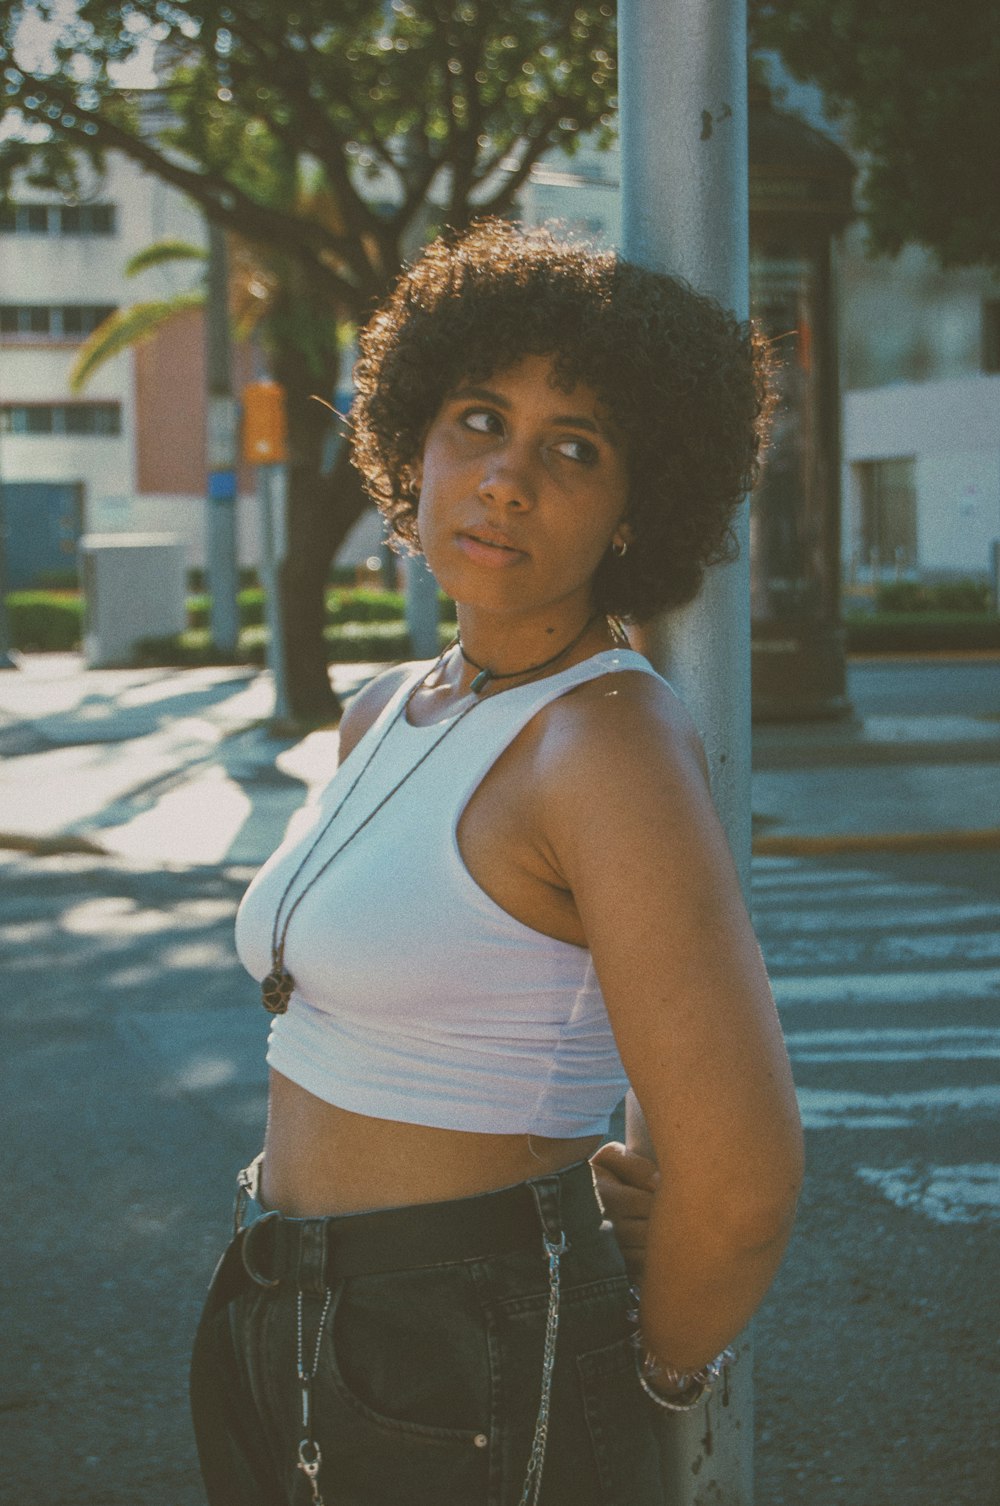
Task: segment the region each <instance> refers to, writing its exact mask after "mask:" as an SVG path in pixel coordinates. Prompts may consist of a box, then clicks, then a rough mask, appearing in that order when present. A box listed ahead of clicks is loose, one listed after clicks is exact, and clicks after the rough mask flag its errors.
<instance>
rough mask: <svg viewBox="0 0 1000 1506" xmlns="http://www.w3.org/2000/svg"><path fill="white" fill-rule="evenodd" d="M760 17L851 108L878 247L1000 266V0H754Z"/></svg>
mask: <svg viewBox="0 0 1000 1506" xmlns="http://www.w3.org/2000/svg"><path fill="white" fill-rule="evenodd" d="M750 20H751V34H752V37H753V40H754V43H755V44H756V45H757V46H758V47H766V48H773V49H775V50H777V51H778V52H779V53H780V54H781V57H782V59H783V61H784V63H785V65H786V66H787V68H788V69H789V71H790V72H791V73H792V74H793V76H794V77H796V78H798V79H800V80H807V81H809V82H812V83H815V84H818V85H819V87H820V88H821V89H822V91H823V94H824V98H825V101H826V105H827V108H828V110H829V111H830V113H831V115H832V116H834V117H836V116H843V117H845V118H846V121H847V125H848V131H849V139H850V144H851V146H852V147H853V148H854V149H856V150H857V151H859V152H861V153H862V154H863V155H864V157H865V158H866V163H867V171H866V175H865V180H864V185H863V189H862V193H863V197H864V201H865V202H864V210H865V218H866V221H867V227H868V232H869V239H870V244H871V246H872V248H873V249H874V250H876V251H882V252H887V253H889V254H890V255H894V254H895V253H896V252H898V251H900V250H901V249H902V247H903V246H904V245H905V244H906V243H907V242H908V241H918V242H920V243H921V244H923V245H925V246H928V247H929V248H931V249H932V250H933V251H936V252H937V254H938V256H939V257H940V259H941V261H942V263H943V264H945V265H953V266H962V265H973V264H976V263H983V262H985V263H989V264H992V265H993V266H994V267H998V266H1000V196H998V195H997V193H996V184H997V182H998V181H1000V111H998V109H997V99H998V97H1000V0H949V3H947V4H942V3H941V0H880V3H879V4H872V3H871V0H773V3H772V0H750Z"/></svg>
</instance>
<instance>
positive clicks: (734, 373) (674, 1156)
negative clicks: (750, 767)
mask: <svg viewBox="0 0 1000 1506" xmlns="http://www.w3.org/2000/svg"><path fill="white" fill-rule="evenodd" d="M356 379H357V385H358V398H357V400H356V403H355V406H354V409H353V412H352V422H353V442H354V449H355V458H356V463H357V464H358V466H359V468H360V470H361V472H362V474H363V476H364V479H365V482H366V485H367V486H368V489H369V491H370V492H371V494H372V496H373V497H374V499H375V500H376V501H377V502H378V504H379V506H380V507H381V508H382V510H383V512H384V514H385V516H386V518H387V520H388V523H389V526H390V528H391V530H392V532H393V533H394V535H395V537H396V538H397V539H398V540H399V541H401V543H402V544H403V545H405V546H406V547H408V548H410V549H411V550H419V551H421V552H422V553H423V554H424V555H425V556H426V558H427V560H428V562H429V564H430V566H431V568H432V570H433V571H434V573H435V575H436V577H437V579H438V581H439V583H440V585H441V587H442V589H443V590H445V591H446V592H448V593H449V595H451V596H452V597H453V598H454V599H455V601H456V603H457V611H458V624H459V638H458V639H457V640H456V642H455V644H453V645H452V646H450V647H449V648H448V649H446V650H445V652H444V653H443V654H442V655H441V656H440V658H439V659H438V660H437V661H435V662H434V663H433V664H431V665H426V664H421V665H403V666H400V667H399V668H396V669H392V670H389V671H388V672H386V673H385V674H383V675H380V676H379V677H378V678H377V679H375V680H374V681H373V682H372V683H371V684H370V685H369V686H368V687H367V688H366V689H365V690H364V691H363V692H362V693H360V694H359V695H358V696H357V697H356V698H355V700H354V701H353V702H352V703H351V705H350V707H349V709H348V711H347V713H346V714H345V716H344V719H343V722H342V725H341V767H340V769H339V771H338V773H337V776H336V778H335V779H334V780H333V781H332V783H331V784H330V785H329V786H328V788H327V790H326V792H325V794H324V796H323V797H322V799H321V801H320V802H319V804H318V808H317V810H316V812H315V814H314V821H313V824H312V826H311V827H310V829H309V830H308V831H307V832H306V833H305V834H304V835H298V836H297V837H296V838H295V839H294V840H290V841H289V842H288V843H286V844H285V846H284V847H282V848H281V849H279V851H278V852H277V853H276V854H275V855H274V857H273V858H272V859H271V860H270V862H269V863H268V864H267V865H266V866H265V868H264V869H263V870H262V871H261V873H260V874H259V875H258V877H257V878H256V879H255V880H254V882H253V884H252V885H251V887H250V889H249V890H248V892H247V894H246V896H245V898H244V901H243V904H242V906H241V909H240V915H239V919H238V924H237V942H238V947H239V951H240V955H241V958H242V960H243V962H244V964H245V965H246V966H247V968H248V969H249V971H250V972H251V973H253V974H254V975H255V976H256V977H257V978H258V979H261V980H263V983H262V987H263V998H264V1002H265V1004H266V1005H267V1007H268V1008H269V1009H271V1010H272V1011H273V1012H274V1013H275V1016H276V1018H275V1021H274V1024H273V1026H272V1031H271V1038H270V1042H269V1048H268V1061H269V1064H270V1068H271V1083H270V1106H269V1115H268V1125H267V1134H266V1139H265V1145H264V1150H263V1153H262V1156H261V1157H259V1158H258V1160H257V1161H256V1162H255V1163H254V1164H253V1166H252V1167H251V1168H249V1169H248V1171H247V1173H244V1174H243V1179H242V1180H243V1186H242V1190H241V1195H240V1197H239V1199H238V1208H237V1226H238V1230H239V1232H238V1233H237V1235H236V1238H235V1239H234V1242H233V1244H232V1245H231V1246H230V1248H229V1250H228V1251H227V1253H226V1255H225V1256H224V1258H223V1261H222V1262H221V1264H220V1268H219V1270H218V1271H217V1273H216V1276H215V1278H214V1281H213V1287H212V1291H211V1293H210V1296H209V1301H208V1305H207V1308H206V1312H205V1315H204V1317H203V1319H202V1324H201V1328H200V1330H199V1336H198V1340H197V1343H196V1353H195V1362H194V1367H193V1382H192V1385H193V1403H194V1412H195V1422H196V1430H197V1433H198V1439H199V1449H200V1454H201V1459H202V1468H203V1473H204V1475H205V1479H206V1484H207V1486H208V1492H209V1498H210V1501H211V1502H212V1503H213V1506H218V1503H222V1502H241V1503H250V1502H254V1503H258V1502H260V1503H274V1506H277V1503H287V1502H290V1501H293V1500H294V1501H313V1502H318V1501H321V1500H324V1499H325V1501H326V1503H327V1506H333V1503H334V1502H336V1503H337V1506H383V1503H385V1506H389V1503H392V1506H400V1503H402V1506H423V1503H430V1502H435V1503H441V1502H447V1503H449V1506H450V1503H455V1506H518V1503H528V1502H531V1503H536V1506H537V1503H539V1502H541V1503H543V1506H560V1503H572V1506H599V1503H605V1506H606V1503H610V1502H612V1501H616V1502H617V1501H621V1502H627V1503H628V1506H653V1503H659V1502H661V1500H662V1497H661V1489H660V1485H659V1481H658V1472H657V1462H656V1448H655V1439H654V1431H653V1419H654V1417H655V1415H656V1403H657V1402H658V1401H662V1402H663V1403H664V1404H665V1405H668V1406H685V1405H687V1404H688V1403H689V1402H692V1401H694V1400H695V1399H697V1397H698V1396H699V1395H700V1394H702V1392H703V1390H704V1389H705V1385H706V1383H707V1382H708V1381H710V1380H711V1378H712V1377H713V1376H715V1375H716V1374H717V1373H718V1370H719V1368H720V1367H721V1365H722V1363H723V1357H722V1354H721V1353H720V1352H722V1351H724V1349H725V1346H726V1345H727V1343H728V1342H729V1341H730V1340H731V1339H732V1338H733V1337H734V1336H735V1335H736V1334H737V1333H738V1332H739V1331H740V1330H741V1329H742V1328H743V1326H744V1325H745V1323H746V1322H747V1320H748V1318H749V1317H750V1315H751V1313H752V1312H753V1310H754V1309H755V1307H756V1306H757V1304H758V1303H759V1301H760V1299H761V1297H762V1296H763V1294H764V1292H765V1290H766V1288H767V1286H768V1284H769V1282H770V1280H771V1278H772V1276H773V1274H774V1271H775V1269H776V1267H777V1264H778V1261H779V1259H780V1256H781V1253H782V1250H783V1247H784V1244H785V1241H786V1239H787V1235H788V1231H789V1226H790V1223H791V1219H792V1216H793V1210H794V1204H795V1199H796V1194H797V1190H798V1185H799V1181H800V1176H801V1142H800V1131H799V1126H798V1119H797V1114H796V1109H795V1100H794V1094H793V1091H792V1085H791V1081H790V1077H789V1072H788V1065H787V1060H786V1057H785V1054H784V1049H783V1046H782V1042H781V1035H780V1031H779V1028H778V1025H777V1021H776V1017H775V1013H774V1008H773V1003H772V1000H771V996H770V992H769V989H768V984H767V980H766V976H765V973H764V968H763V965H762V962H761V958H760V953H759V951H758V948H757V946H756V943H755V941H754V937H753V933H752V931H751V928H750V924H749V921H748V919H747V916H746V912H745V910H744V907H743V903H742V900H741V896H740V890H739V886H738V883H737V880H736V877H735V875H734V872H733V867H732V864H731V861H730V857H729V854H728V851H727V848H726V844H725V840H724V838H723V835H722V832H721V830H720V827H719V823H718V820H717V818H716V816H715V813H714V810H713V807H712V802H711V797H710V794H709V788H708V777H707V770H706V764H705V759H704V755H703V752H702V750H701V746H700V743H699V740H698V737H697V734H696V732H695V730H694V728H693V726H692V723H691V720H690V717H689V716H688V715H687V713H686V712H685V710H684V708H683V707H682V706H681V705H680V703H679V702H678V700H677V698H676V696H675V695H674V694H673V693H672V691H671V690H670V688H669V687H668V686H667V685H666V684H665V682H664V681H663V680H661V679H660V677H659V676H658V675H656V674H655V673H654V672H653V671H652V669H651V668H650V666H649V665H648V663H647V662H646V661H645V660H644V659H643V658H642V657H641V656H640V655H638V654H636V653H633V652H632V651H631V650H630V649H629V648H628V647H627V640H626V639H625V638H624V634H623V632H622V630H621V628H620V626H619V625H618V622H619V619H620V618H622V617H625V618H632V619H636V620H641V619H643V618H644V617H647V616H649V615H651V614H652V613H654V612H656V611H659V610H661V609H662V608H664V607H667V606H670V605H674V604H677V603H680V602H683V601H686V600H688V599H689V598H690V597H691V596H692V595H693V594H694V592H695V591H696V589H697V587H698V584H699V582H700V579H701V575H702V572H703V569H704V567H705V565H706V563H708V562H710V561H712V560H715V559H719V558H721V557H724V555H725V553H726V551H727V548H728V538H729V535H728V527H729V520H730V517H731V515H732V512H733V510H734V508H735V507H736V506H737V505H738V503H739V501H740V498H741V496H742V494H743V492H744V490H745V488H746V486H747V484H748V482H749V480H750V478H751V475H752V472H753V467H754V462H755V457H756V453H757V446H758V442H759V437H760V431H761V426H762V422H763V413H764V409H765V407H766V382H765V371H764V357H763V355H762V353H761V350H760V349H759V347H758V345H757V343H756V342H755V340H754V338H753V337H752V336H751V335H749V334H748V333H747V331H746V330H745V329H744V328H742V327H740V326H738V325H737V324H736V322H735V321H734V320H733V319H731V318H730V317H729V316H728V315H726V314H725V313H724V312H723V311H722V310H721V309H719V308H718V307H717V306H716V305H715V304H713V303H712V302H710V301H709V300H706V299H704V298H701V297H699V296H698V295H696V294H695V293H694V292H693V291H692V290H691V289H690V288H688V287H687V286H685V285H683V284H681V283H679V282H676V281H674V280H673V279H670V278H666V277H660V276H657V275H654V274H652V273H649V272H645V271H642V270H640V269H638V268H634V267H629V266H627V265H625V264H622V263H620V262H618V261H617V260H616V259H615V258H614V257H613V256H610V255H594V254H591V253H588V252H587V251H585V250H583V249H581V248H579V247H574V246H566V245H561V244H559V243H558V242H556V241H554V240H553V239H552V238H551V237H549V236H548V235H546V234H544V233H536V234H524V233H522V232H520V231H517V230H515V229H513V228H512V227H510V226H507V225H504V224H501V223H498V222H491V223H486V224H483V225H480V226H477V227H475V228H474V229H473V230H471V231H469V232H467V233H466V234H464V235H462V236H458V237H456V238H454V239H452V240H450V241H438V242H436V243H435V244H434V245H433V246H432V247H430V248H429V249H428V250H427V252H426V253H425V254H424V256H423V257H422V258H421V260H420V261H419V262H418V263H417V265H416V266H415V267H414V268H413V269H412V270H411V271H409V272H408V273H406V274H405V275H404V276H403V277H402V278H401V280H400V282H399V284H398V285H397V288H396V290H395V291H394V293H393V294H392V296H391V298H390V299H389V300H388V301H387V303H386V304H385V305H384V306H383V308H382V309H381V310H379V312H378V313H377V314H376V315H375V316H374V318H373V319H372V321H371V322H370V324H369V326H368V328H367V329H366V330H365V331H364V332H363V334H362V337H361V359H360V362H359V364H358V368H357V372H356ZM628 1085H631V1089H632V1091H633V1093H634V1096H635V1098H636V1099H637V1100H638V1103H639V1104H641V1107H642V1112H643V1114H644V1115H645V1119H646V1123H647V1125H648V1132H649V1136H650V1138H651V1143H652V1145H653V1148H654V1150H655V1154H656V1158H657V1162H658V1165H659V1177H660V1180H659V1183H658V1185H657V1187H656V1190H655V1192H654V1193H653V1195H652V1198H651V1202H650V1204H649V1207H648V1213H649V1217H648V1225H647V1224H645V1220H644V1214H645V1212H646V1211H647V1209H646V1207H645V1206H644V1204H643V1201H642V1199H643V1197H644V1194H642V1193H640V1192H637V1191H635V1190H634V1189H633V1191H631V1192H630V1191H629V1189H628V1187H627V1185H626V1184H628V1183H629V1182H630V1181H631V1182H641V1180H642V1177H641V1175H640V1176H637V1175H636V1173H635V1167H636V1165H638V1166H639V1167H640V1169H641V1167H642V1164H643V1163H642V1162H641V1161H638V1160H636V1159H634V1158H633V1159H630V1158H629V1157H628V1156H627V1155H626V1154H625V1153H624V1152H623V1150H622V1149H621V1148H617V1149H616V1148H614V1147H611V1148H606V1149H605V1150H604V1151H603V1152H601V1153H600V1154H599V1155H598V1157H597V1166H598V1168H599V1175H600V1178H601V1185H602V1187H603V1188H604V1189H605V1191H606V1192H607V1195H608V1199H609V1203H610V1204H611V1205H612V1206H611V1211H612V1212H613V1213H616V1214H617V1216H618V1217H619V1218H620V1220H621V1224H622V1228H623V1230H625V1229H626V1227H628V1229H629V1231H630V1232H629V1233H628V1235H627V1236H626V1235H625V1234H624V1233H623V1243H630V1242H632V1240H633V1233H632V1232H631V1231H632V1229H633V1221H631V1220H630V1215H631V1214H632V1213H634V1212H635V1211H638V1212H639V1214H640V1215H642V1216H643V1217H641V1219H640V1222H641V1223H642V1224H643V1229H642V1234H641V1237H640V1244H644V1245H645V1276H644V1281H643V1289H642V1298H641V1312H640V1314H639V1323H640V1328H641V1345H640V1347H637V1341H636V1338H635V1335H634V1328H635V1314H634V1313H633V1312H632V1311H631V1307H632V1300H633V1299H632V1297H631V1296H630V1293H629V1287H628V1277H627V1274H626V1270H625V1265H624V1262H623V1257H622V1253H621V1249H620V1248H619V1245H618V1243H617V1242H616V1240H615V1237H614V1235H613V1233H612V1231H611V1229H610V1227H609V1226H608V1224H607V1223H603V1224H602V1219H601V1209H600V1205H599V1203H598V1202H597V1199H596V1197H595V1193H594V1183H593V1174H592V1172H591V1170H590V1167H589V1165H588V1157H590V1156H592V1155H594V1154H595V1152H597V1151H598V1147H599V1146H600V1144H601V1141H602V1140H603V1139H604V1135H605V1131H606V1127H607V1121H608V1116H609V1113H610V1111H611V1110H612V1108H613V1106H614V1105H615V1103H616V1102H617V1101H618V1100H619V1099H620V1097H621V1096H622V1094H623V1092H624V1091H625V1089H626V1087H627V1086H628ZM635 1198H638V1200H639V1201H638V1205H637V1208H636V1206H635V1205H634V1204H633V1202H632V1201H631V1199H635ZM706 1367H707V1368H706Z"/></svg>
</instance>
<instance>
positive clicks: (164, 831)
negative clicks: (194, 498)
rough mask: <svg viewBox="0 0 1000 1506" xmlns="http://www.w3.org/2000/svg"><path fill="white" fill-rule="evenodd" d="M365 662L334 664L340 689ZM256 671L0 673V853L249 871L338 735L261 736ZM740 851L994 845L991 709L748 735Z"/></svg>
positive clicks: (773, 728) (999, 802) (38, 663)
mask: <svg viewBox="0 0 1000 1506" xmlns="http://www.w3.org/2000/svg"><path fill="white" fill-rule="evenodd" d="M379 667H380V666H378V665H364V664H358V665H339V666H337V667H336V668H335V670H334V683H335V686H336V689H337V691H338V693H340V694H341V695H348V694H350V693H351V692H352V691H353V690H355V689H356V688H357V687H358V686H359V685H360V684H362V683H363V682H364V681H365V680H366V679H367V678H368V677H369V676H370V675H371V674H372V673H375V672H376V671H377V670H378V668H379ZM270 708H271V689H270V681H269V677H268V676H267V675H266V674H265V673H263V672H260V671H257V670H252V669H245V668H242V667H233V668H205V669H190V670H176V669H144V670H89V671H88V670H84V669H83V665H82V660H81V659H80V658H79V657H78V656H76V655H35V656H26V657H25V658H24V659H23V660H22V661H21V667H20V668H19V669H18V670H10V671H5V672H3V673H2V674H0V760H2V761H0V847H6V848H13V849H20V850H24V851H29V852H66V851H80V852H94V853H108V854H111V855H115V856H120V857H122V858H125V859H127V860H130V861H133V862H141V863H143V864H150V863H153V864H161V865H162V864H166V865H178V866H189V865H198V864H205V865H210V866H221V865H227V866H248V867H254V866H257V865H259V864H260V863H261V862H263V861H264V859H265V858H266V857H267V856H268V854H269V853H270V852H271V851H272V850H273V849H274V847H275V846H276V845H277V844H278V842H279V841H280V840H281V838H282V837H283V835H284V833H285V831H286V829H287V827H288V823H289V821H290V820H291V818H292V816H293V815H294V813H295V811H296V810H297V809H299V808H300V807H301V806H302V805H303V804H304V802H305V801H306V800H307V799H309V797H310V796H311V795H312V794H313V793H314V792H315V791H316V790H317V789H318V787H320V786H321V785H322V784H324V783H325V782H326V780H327V779H328V778H329V777H330V775H331V773H332V772H333V769H334V767H335V765H336V756H337V733H336V731H333V730H330V731H318V732H313V733H310V734H309V735H308V736H306V737H303V738H301V739H297V740H296V739H276V738H272V737H270V736H269V735H268V733H267V730H266V719H267V717H268V715H269V712H270ZM753 818H754V849H755V851H757V852H761V853H764V852H767V853H789V854H794V853H807V852H831V851H856V850H872V849H875V850H879V849H881V850H894V849H895V850H898V849H905V848H915V847H922V848H931V847H934V846H947V847H963V846H964V847H983V846H989V847H998V848H1000V720H995V721H994V720H990V719H988V718H978V717H965V716H933V715H928V716H919V717H912V716H910V717H898V716H892V717H869V718H868V719H867V720H865V721H858V720H855V721H853V722H849V723H796V724H790V725H766V726H761V727H757V728H755V729H754V775H753Z"/></svg>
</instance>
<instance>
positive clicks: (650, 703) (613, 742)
mask: <svg viewBox="0 0 1000 1506" xmlns="http://www.w3.org/2000/svg"><path fill="white" fill-rule="evenodd" d="M547 710H548V711H549V713H550V714H549V716H548V718H547V722H546V726H545V744H546V754H547V755H548V756H547V758H546V762H549V759H551V767H552V773H553V775H554V776H555V778H556V779H557V780H558V781H559V782H560V783H561V782H562V780H563V778H564V776H565V774H566V773H567V771H568V768H570V767H571V768H574V769H575V771H576V773H577V775H578V776H579V775H582V774H583V771H584V769H585V768H587V769H589V770H590V777H591V778H593V779H595V780H597V781H598V782H599V781H601V779H602V778H603V779H608V778H613V779H614V780H616V782H617V781H621V780H622V779H623V778H625V779H628V778H629V777H630V775H631V774H632V773H633V772H635V771H637V770H639V769H642V770H644V771H646V773H647V774H648V772H649V770H650V768H652V769H654V770H657V771H659V773H660V774H662V773H663V772H664V770H665V769H666V768H669V767H673V768H674V769H675V770H679V769H681V768H684V769H687V770H690V769H691V767H692V764H694V765H696V766H697V768H698V770H699V771H700V773H701V774H702V775H703V777H705V778H706V779H707V776H708V764H707V760H706V758H705V751H704V747H703V744H702V740H701V736H700V734H699V732H698V729H697V727H696V726H695V723H694V718H693V717H692V716H691V713H690V712H689V711H688V709H687V707H686V706H685V705H684V702H683V701H682V700H681V699H680V697H679V696H678V695H677V693H676V691H675V690H674V689H673V688H672V687H671V686H670V685H669V684H668V683H667V681H666V680H663V679H661V677H660V676H659V675H651V674H649V673H648V672H646V671H644V670H619V671H617V672H616V673H614V674H609V675H601V676H599V677H598V678H596V679H593V680H588V681H586V682H585V683H584V684H583V685H580V686H577V687H576V689H575V690H573V691H571V692H570V693H569V694H568V695H565V696H561V697H559V699H558V700H556V701H554V702H552V703H551V705H550V707H548V708H547ZM584 777H586V776H584ZM654 777H655V776H654Z"/></svg>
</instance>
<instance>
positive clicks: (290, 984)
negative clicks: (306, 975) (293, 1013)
mask: <svg viewBox="0 0 1000 1506" xmlns="http://www.w3.org/2000/svg"><path fill="white" fill-rule="evenodd" d="M294 987H295V980H294V979H293V977H292V975H291V973H289V972H286V971H285V969H284V968H283V967H281V966H280V964H279V965H278V966H277V967H275V969H274V971H273V972H270V973H268V975H267V977H266V978H265V979H264V981H263V983H262V984H261V985H260V1000H261V1003H262V1004H263V1006H264V1008H265V1009H266V1010H267V1011H268V1013H269V1014H284V1013H285V1012H286V1011H287V1009H288V1001H289V999H290V998H291V997H292V989H293V988H294Z"/></svg>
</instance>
